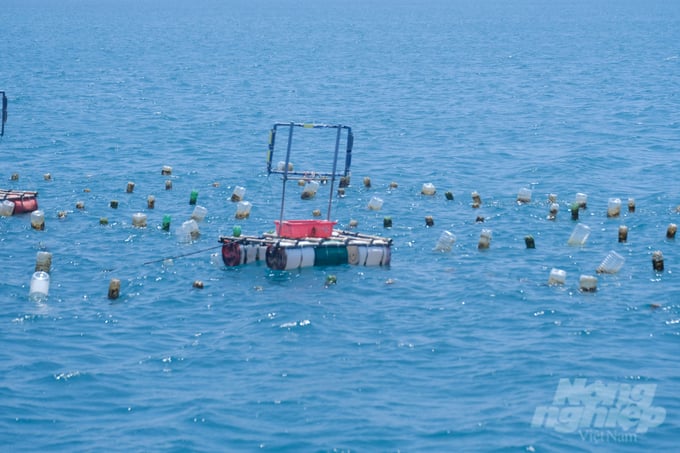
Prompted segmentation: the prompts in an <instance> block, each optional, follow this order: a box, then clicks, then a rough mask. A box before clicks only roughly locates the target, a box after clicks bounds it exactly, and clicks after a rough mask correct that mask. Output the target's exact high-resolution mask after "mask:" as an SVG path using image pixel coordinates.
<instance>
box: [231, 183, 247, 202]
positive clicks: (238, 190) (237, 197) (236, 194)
mask: <svg viewBox="0 0 680 453" xmlns="http://www.w3.org/2000/svg"><path fill="white" fill-rule="evenodd" d="M245 195H246V188H245V187H241V186H236V187H234V191H233V192H232V193H231V201H233V202H235V203H237V202H239V201H241V200H243V197H244V196H245Z"/></svg>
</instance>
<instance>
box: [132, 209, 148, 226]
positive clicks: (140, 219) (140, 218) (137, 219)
mask: <svg viewBox="0 0 680 453" xmlns="http://www.w3.org/2000/svg"><path fill="white" fill-rule="evenodd" d="M132 225H133V226H135V227H137V228H146V214H144V213H143V212H136V213H134V214H132Z"/></svg>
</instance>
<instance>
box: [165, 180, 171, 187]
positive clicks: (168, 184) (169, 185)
mask: <svg viewBox="0 0 680 453" xmlns="http://www.w3.org/2000/svg"><path fill="white" fill-rule="evenodd" d="M170 189H172V181H171V180H169V179H168V180H167V181H165V190H170Z"/></svg>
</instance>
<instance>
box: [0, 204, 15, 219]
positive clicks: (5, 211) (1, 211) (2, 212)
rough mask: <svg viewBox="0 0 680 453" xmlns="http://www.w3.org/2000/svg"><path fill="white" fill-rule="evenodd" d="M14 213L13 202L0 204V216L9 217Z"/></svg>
mask: <svg viewBox="0 0 680 453" xmlns="http://www.w3.org/2000/svg"><path fill="white" fill-rule="evenodd" d="M13 213H14V202H13V201H9V200H3V202H2V203H0V216H3V217H9V216H11V215H12V214H13Z"/></svg>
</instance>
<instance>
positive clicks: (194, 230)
mask: <svg viewBox="0 0 680 453" xmlns="http://www.w3.org/2000/svg"><path fill="white" fill-rule="evenodd" d="M176 234H177V239H179V241H180V242H191V241H193V240H194V239H196V238H197V237H198V236H199V234H200V232H199V229H198V223H196V221H195V220H194V219H191V220H187V221H186V222H182V226H181V227H179V228H178V229H177V230H176Z"/></svg>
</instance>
